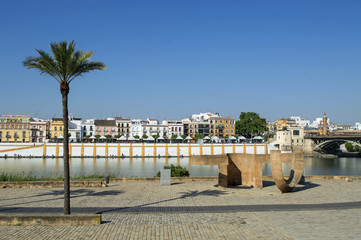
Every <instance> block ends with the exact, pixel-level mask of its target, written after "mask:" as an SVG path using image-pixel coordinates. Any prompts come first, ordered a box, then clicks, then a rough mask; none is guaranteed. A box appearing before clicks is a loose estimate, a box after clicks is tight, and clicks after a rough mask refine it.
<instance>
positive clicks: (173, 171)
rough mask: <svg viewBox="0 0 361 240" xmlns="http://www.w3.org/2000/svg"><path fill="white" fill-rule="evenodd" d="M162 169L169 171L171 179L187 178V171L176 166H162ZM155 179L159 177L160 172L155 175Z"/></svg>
mask: <svg viewBox="0 0 361 240" xmlns="http://www.w3.org/2000/svg"><path fill="white" fill-rule="evenodd" d="M164 169H170V176H171V177H189V175H190V173H189V171H188V170H187V169H186V168H185V167H182V166H176V165H174V164H171V165H170V166H164ZM155 177H160V171H159V172H158V173H157V174H156V175H155Z"/></svg>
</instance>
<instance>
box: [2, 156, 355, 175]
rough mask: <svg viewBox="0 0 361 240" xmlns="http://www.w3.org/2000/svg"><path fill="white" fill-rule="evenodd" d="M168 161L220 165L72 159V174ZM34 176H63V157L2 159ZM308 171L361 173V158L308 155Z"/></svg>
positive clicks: (11, 169)
mask: <svg viewBox="0 0 361 240" xmlns="http://www.w3.org/2000/svg"><path fill="white" fill-rule="evenodd" d="M166 164H179V165H181V166H183V167H186V168H187V169H188V170H189V172H190V174H191V176H192V177H197V176H217V175H218V167H217V166H199V165H191V164H190V163H189V158H169V159H166V158H145V159H142V158H133V159H130V158H121V159H118V158H108V159H106V158H96V159H93V158H83V159H81V158H72V159H71V162H70V175H71V176H73V177H75V176H84V175H91V174H95V173H96V174H101V175H108V174H111V175H113V176H116V177H128V178H129V177H153V176H154V175H155V174H156V173H157V172H158V171H159V169H160V168H162V167H163V166H164V165H166ZM283 170H284V174H285V175H288V174H289V170H290V164H284V167H283ZM1 173H7V174H14V175H25V176H26V175H32V176H37V177H41V176H47V177H57V176H62V175H63V160H62V159H56V158H47V159H43V158H16V159H14V158H7V159H4V158H2V159H0V174H1ZM304 174H305V175H306V176H311V175H333V176H361V158H316V157H313V158H305V160H304ZM263 175H264V176H271V175H272V173H271V166H270V165H269V164H264V165H263Z"/></svg>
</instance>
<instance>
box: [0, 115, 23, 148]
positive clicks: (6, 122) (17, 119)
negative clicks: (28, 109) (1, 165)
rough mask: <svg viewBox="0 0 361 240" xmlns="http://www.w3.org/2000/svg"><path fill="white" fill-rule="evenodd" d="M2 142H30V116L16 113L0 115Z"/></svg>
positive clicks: (0, 138) (0, 136)
mask: <svg viewBox="0 0 361 240" xmlns="http://www.w3.org/2000/svg"><path fill="white" fill-rule="evenodd" d="M0 142H9V143H16V142H23V143H25V142H30V117H28V116H26V115H14V114H9V115H3V116H0Z"/></svg>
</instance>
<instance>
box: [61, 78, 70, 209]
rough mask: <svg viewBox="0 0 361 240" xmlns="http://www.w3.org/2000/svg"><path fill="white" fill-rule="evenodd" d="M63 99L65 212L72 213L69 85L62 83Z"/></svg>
mask: <svg viewBox="0 0 361 240" xmlns="http://www.w3.org/2000/svg"><path fill="white" fill-rule="evenodd" d="M60 92H61V95H62V101H63V124H64V128H63V158H64V214H70V171H69V136H68V135H69V134H68V128H69V126H68V94H69V85H68V84H61V85H60Z"/></svg>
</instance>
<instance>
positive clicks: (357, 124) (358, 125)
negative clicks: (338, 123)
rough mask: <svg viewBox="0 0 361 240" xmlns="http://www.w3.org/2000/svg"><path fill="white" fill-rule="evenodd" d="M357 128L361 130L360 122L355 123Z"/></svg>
mask: <svg viewBox="0 0 361 240" xmlns="http://www.w3.org/2000/svg"><path fill="white" fill-rule="evenodd" d="M355 130H357V131H359V130H361V123H359V122H357V123H355Z"/></svg>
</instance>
